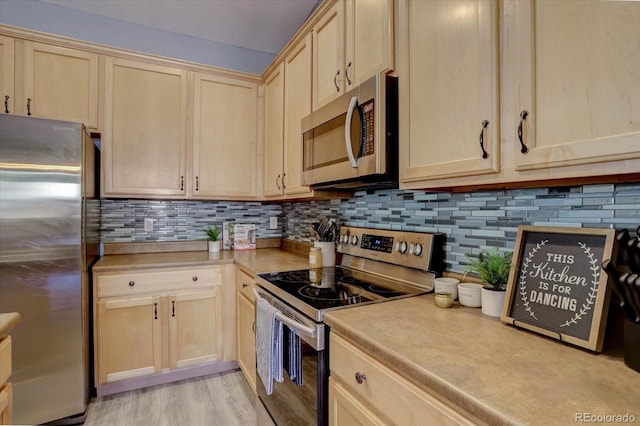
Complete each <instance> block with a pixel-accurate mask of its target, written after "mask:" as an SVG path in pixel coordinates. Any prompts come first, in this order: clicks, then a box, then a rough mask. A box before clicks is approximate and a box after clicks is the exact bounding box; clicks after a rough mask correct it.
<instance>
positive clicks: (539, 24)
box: [507, 0, 640, 170]
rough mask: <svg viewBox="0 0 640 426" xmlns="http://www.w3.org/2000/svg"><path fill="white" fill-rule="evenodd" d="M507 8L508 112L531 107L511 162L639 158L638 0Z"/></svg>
mask: <svg viewBox="0 0 640 426" xmlns="http://www.w3.org/2000/svg"><path fill="white" fill-rule="evenodd" d="M513 13H514V14H513V17H514V19H515V20H516V21H515V25H514V26H513V28H514V34H513V36H515V39H516V44H515V45H514V46H513V49H514V51H515V52H513V54H514V56H515V57H517V60H516V63H517V64H518V67H517V68H516V72H515V73H513V75H511V77H515V78H517V79H518V82H519V85H518V87H519V90H518V93H519V94H520V108H519V110H518V111H516V112H514V113H517V114H520V113H521V111H527V112H528V113H529V115H528V116H527V117H526V120H524V124H523V131H522V133H523V143H524V144H526V146H527V148H528V152H526V153H522V152H521V149H517V150H516V152H515V155H516V169H517V170H527V169H536V168H548V167H565V166H571V165H576V164H588V163H596V162H604V161H611V160H621V159H632V158H640V76H639V74H638V70H639V69H640V51H639V50H638V49H639V48H638V46H640V31H638V23H640V3H638V2H624V1H620V2H608V1H580V2H575V1H571V0H558V1H531V2H519V1H517V2H514V5H513ZM507 16H509V15H507ZM514 118H515V117H514ZM507 136H508V137H509V139H513V140H514V142H515V143H516V144H517V145H518V147H519V148H520V143H519V141H518V136H517V130H516V129H513V133H512V134H510V135H507Z"/></svg>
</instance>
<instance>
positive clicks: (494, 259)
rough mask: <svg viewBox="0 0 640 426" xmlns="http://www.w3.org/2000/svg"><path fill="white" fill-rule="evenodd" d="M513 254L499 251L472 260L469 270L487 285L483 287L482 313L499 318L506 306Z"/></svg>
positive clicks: (481, 254) (483, 252)
mask: <svg viewBox="0 0 640 426" xmlns="http://www.w3.org/2000/svg"><path fill="white" fill-rule="evenodd" d="M512 257H513V252H510V251H509V252H500V251H498V250H497V249H496V250H493V251H490V252H485V251H482V252H480V254H479V255H478V259H477V260H472V262H471V263H470V264H469V270H471V271H474V272H477V273H478V274H479V275H480V278H481V279H482V281H483V282H484V283H485V285H484V286H483V287H482V313H483V314H486V315H490V316H492V317H499V316H500V315H501V313H502V305H504V297H505V294H506V291H505V290H506V289H507V282H508V281H509V273H510V271H511V259H512Z"/></svg>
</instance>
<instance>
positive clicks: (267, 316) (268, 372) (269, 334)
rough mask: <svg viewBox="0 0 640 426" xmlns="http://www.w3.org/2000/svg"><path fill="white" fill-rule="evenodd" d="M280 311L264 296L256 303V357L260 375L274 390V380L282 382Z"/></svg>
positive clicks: (267, 386)
mask: <svg viewBox="0 0 640 426" xmlns="http://www.w3.org/2000/svg"><path fill="white" fill-rule="evenodd" d="M278 312H280V311H278V309H277V308H275V307H274V306H272V305H271V304H270V303H269V302H267V301H266V300H264V299H263V298H262V297H258V300H257V304H256V358H257V363H258V375H259V376H260V379H261V380H262V383H263V384H264V387H265V388H266V389H267V395H271V393H272V392H273V381H274V380H277V381H278V382H279V383H282V381H283V379H284V377H283V374H282V322H281V321H280V320H279V319H277V318H276V314H277V313H278Z"/></svg>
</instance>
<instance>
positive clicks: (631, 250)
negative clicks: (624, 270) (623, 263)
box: [624, 237, 640, 273]
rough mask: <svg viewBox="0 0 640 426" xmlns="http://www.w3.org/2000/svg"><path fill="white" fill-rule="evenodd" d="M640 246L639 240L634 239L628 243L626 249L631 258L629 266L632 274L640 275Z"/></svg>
mask: <svg viewBox="0 0 640 426" xmlns="http://www.w3.org/2000/svg"><path fill="white" fill-rule="evenodd" d="M638 244H639V241H638V238H636V237H633V238H630V239H629V241H627V244H626V247H625V248H624V250H625V251H626V252H627V257H628V258H629V261H628V262H627V266H629V269H631V272H634V273H640V251H639V250H638Z"/></svg>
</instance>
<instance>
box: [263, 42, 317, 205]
mask: <svg viewBox="0 0 640 426" xmlns="http://www.w3.org/2000/svg"><path fill="white" fill-rule="evenodd" d="M265 85H266V90H265V105H266V107H265V108H266V112H265V147H264V194H263V195H264V196H265V197H279V198H300V197H310V196H312V195H313V192H312V191H311V190H310V189H309V187H306V186H303V185H302V129H301V121H302V118H304V117H305V116H306V115H308V114H310V113H311V34H307V35H306V36H304V37H303V38H302V39H301V40H300V41H299V42H298V43H296V44H295V46H293V47H292V48H291V49H289V50H288V51H287V54H286V56H285V57H284V60H283V61H282V63H281V64H280V65H279V66H278V67H277V68H274V69H273V71H272V72H271V73H270V74H269V75H267V77H266V79H265Z"/></svg>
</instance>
